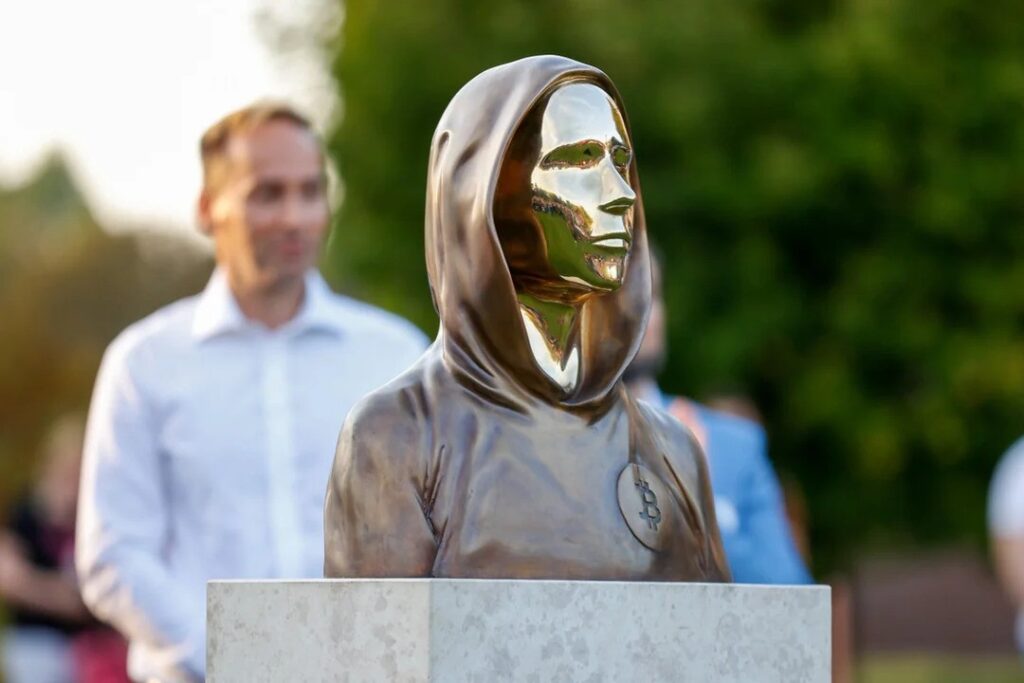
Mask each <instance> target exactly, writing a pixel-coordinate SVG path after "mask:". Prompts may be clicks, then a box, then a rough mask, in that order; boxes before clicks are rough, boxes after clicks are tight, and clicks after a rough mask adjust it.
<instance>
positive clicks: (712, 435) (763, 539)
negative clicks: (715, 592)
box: [625, 258, 811, 584]
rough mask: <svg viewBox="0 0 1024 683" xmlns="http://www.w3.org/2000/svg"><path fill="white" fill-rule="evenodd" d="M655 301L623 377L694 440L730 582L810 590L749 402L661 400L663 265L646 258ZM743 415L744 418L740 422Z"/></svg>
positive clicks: (762, 433)
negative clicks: (715, 404)
mask: <svg viewBox="0 0 1024 683" xmlns="http://www.w3.org/2000/svg"><path fill="white" fill-rule="evenodd" d="M652 266H653V267H652V269H651V270H652V279H653V296H654V300H653V302H652V306H651V316H650V320H649V321H648V323H647V333H646V334H645V336H644V339H643V341H642V342H641V344H640V349H639V351H638V352H637V354H636V357H635V358H634V359H633V362H632V364H631V365H630V367H629V369H628V370H627V371H626V375H625V379H626V382H627V384H628V386H629V388H630V390H631V391H632V392H633V394H634V395H635V396H637V397H638V398H641V399H643V400H646V401H647V402H648V403H650V404H651V405H654V406H657V407H660V408H662V409H664V410H666V411H667V412H668V413H669V414H670V415H672V416H674V417H675V418H676V419H678V420H679V421H680V422H682V423H683V424H684V425H686V426H687V427H688V428H689V429H690V431H691V432H692V433H693V435H694V437H695V438H696V439H697V441H698V442H699V443H700V444H701V446H702V447H703V449H704V452H705V453H706V454H707V457H708V466H709V468H710V470H711V487H712V489H713V491H714V494H715V512H716V515H717V517H718V528H719V530H720V531H721V533H722V544H723V545H724V546H725V553H726V556H727V557H728V559H729V566H730V567H731V569H732V575H733V580H734V581H736V582H737V583H774V584H803V583H810V581H811V577H810V574H809V573H808V572H807V569H806V567H805V566H804V562H803V560H802V559H801V557H800V555H799V554H798V552H797V549H796V546H795V544H794V543H793V538H792V536H791V533H790V529H789V524H788V523H787V520H786V512H785V507H784V505H783V500H782V493H781V488H780V486H779V482H778V479H777V477H776V476H775V471H774V470H773V469H772V466H771V463H770V462H769V460H768V452H767V440H766V437H765V433H764V429H763V428H762V427H761V426H760V425H759V424H758V423H757V422H755V421H754V420H753V419H750V418H757V417H759V415H760V414H759V413H758V412H757V409H756V407H755V406H753V404H752V403H751V402H750V401H749V400H748V399H743V400H737V399H736V398H732V399H731V402H730V401H720V404H723V403H724V405H725V406H726V407H730V408H733V411H732V412H725V411H722V410H714V409H712V408H709V407H707V406H702V405H700V404H698V403H696V402H694V401H691V400H689V399H686V398H682V397H674V396H666V395H664V394H663V393H662V392H661V390H660V388H659V387H658V384H657V377H658V374H659V373H660V372H661V370H662V368H663V366H664V364H665V357H666V353H667V341H666V335H665V302H664V297H663V294H662V278H663V277H664V275H665V273H664V265H663V264H662V263H660V259H658V258H653V259H652ZM744 413H745V414H746V415H744Z"/></svg>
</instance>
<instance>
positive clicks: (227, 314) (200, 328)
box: [192, 268, 344, 341]
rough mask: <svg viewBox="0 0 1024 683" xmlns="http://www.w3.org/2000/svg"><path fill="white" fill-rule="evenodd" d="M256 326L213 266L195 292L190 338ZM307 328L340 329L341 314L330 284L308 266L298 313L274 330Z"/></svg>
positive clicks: (210, 335) (289, 332)
mask: <svg viewBox="0 0 1024 683" xmlns="http://www.w3.org/2000/svg"><path fill="white" fill-rule="evenodd" d="M259 327H260V325H259V324H258V323H254V322H253V321H251V320H249V319H248V318H246V317H245V314H244V313H242V309H241V308H239V307H238V302H237V301H236V300H235V296H234V294H232V292H231V288H230V287H229V286H228V279H227V275H226V274H225V273H224V271H223V269H221V268H216V269H214V271H213V275H212V276H211V277H210V281H209V282H208V283H207V285H206V288H205V289H204V290H203V292H202V294H200V295H199V303H198V304H197V305H196V313H195V318H194V320H193V323H192V336H193V338H195V339H197V340H199V341H204V340H206V339H210V338H211V337H215V336H217V335H219V334H223V333H227V332H235V331H241V330H245V329H250V328H259ZM307 330H323V331H326V332H331V333H334V334H339V335H340V334H343V333H344V324H343V316H341V315H340V314H339V312H338V310H337V308H336V306H335V304H334V301H333V300H332V295H331V290H330V287H328V286H327V283H326V282H324V279H323V277H322V276H321V275H320V273H319V272H317V271H316V270H315V269H312V268H311V269H310V270H309V271H307V272H306V275H305V292H304V294H303V298H302V303H301V304H300V306H299V310H298V313H296V315H295V317H294V318H292V319H291V320H289V321H288V322H287V323H285V324H284V325H282V326H281V327H280V328H278V329H277V330H275V332H282V333H287V334H298V333H300V332H304V331H307Z"/></svg>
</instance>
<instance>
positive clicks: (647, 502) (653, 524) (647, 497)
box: [633, 479, 661, 531]
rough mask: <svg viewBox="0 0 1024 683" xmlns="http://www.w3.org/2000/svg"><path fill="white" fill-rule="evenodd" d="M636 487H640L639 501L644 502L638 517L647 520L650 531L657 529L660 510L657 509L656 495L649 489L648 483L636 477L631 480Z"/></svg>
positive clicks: (659, 520)
mask: <svg viewBox="0 0 1024 683" xmlns="http://www.w3.org/2000/svg"><path fill="white" fill-rule="evenodd" d="M633 483H634V484H635V485H636V487H637V488H638V489H640V501H641V502H642V503H643V504H644V509H643V511H642V512H641V513H640V519H642V520H644V521H645V522H647V526H648V527H650V529H651V530H652V531H657V530H658V523H659V522H661V510H659V509H658V497H657V496H656V495H654V491H652V490H651V487H650V485H649V484H648V483H647V482H646V481H644V480H643V479H637V480H636V481H635V482H633Z"/></svg>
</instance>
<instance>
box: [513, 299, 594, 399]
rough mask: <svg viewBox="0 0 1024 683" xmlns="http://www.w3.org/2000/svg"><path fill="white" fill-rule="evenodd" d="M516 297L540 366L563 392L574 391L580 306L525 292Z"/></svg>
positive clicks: (578, 357)
mask: <svg viewBox="0 0 1024 683" xmlns="http://www.w3.org/2000/svg"><path fill="white" fill-rule="evenodd" d="M516 297H517V299H518V300H519V314H520V315H521V316H522V318H523V325H524V326H525V327H526V338H527V340H528V341H529V343H530V351H531V352H532V353H533V357H534V359H535V360H536V361H537V365H538V366H540V369H541V370H543V372H544V374H545V375H547V377H548V378H549V379H550V380H551V381H552V382H554V383H555V384H556V385H558V386H559V387H560V388H561V389H562V391H563V392H565V393H568V392H570V391H572V390H573V389H575V388H576V386H577V384H579V379H580V348H579V347H580V331H579V313H580V305H579V304H569V303H565V302H562V301H552V300H550V299H546V298H541V297H538V296H535V295H532V294H527V293H524V292H520V293H518V294H517V295H516Z"/></svg>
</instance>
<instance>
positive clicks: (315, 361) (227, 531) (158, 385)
mask: <svg viewBox="0 0 1024 683" xmlns="http://www.w3.org/2000/svg"><path fill="white" fill-rule="evenodd" d="M201 156H202V164H203V178H204V180H203V190H202V193H201V195H200V198H199V204H198V218H199V224H200V226H201V227H202V229H203V231H204V232H206V233H207V234H209V235H211V236H212V238H213V242H214V247H215V256H216V262H217V267H216V270H215V271H214V273H213V276H212V278H211V279H210V282H209V284H208V285H207V287H206V289H205V290H204V291H203V292H202V294H200V295H199V296H196V297H192V298H188V299H184V300H182V301H179V302H177V303H175V304H172V305H170V306H168V307H167V308H164V309H162V310H160V311H157V312H156V313H154V314H152V315H151V316H149V317H148V318H145V319H144V320H142V321H140V322H138V323H136V324H134V325H132V326H131V327H129V328H128V329H127V330H125V331H124V332H123V333H122V334H121V335H120V336H119V337H118V338H117V339H116V340H115V341H114V342H113V343H112V344H111V346H110V348H109V349H108V350H107V353H106V355H105V357H104V360H103V364H102V366H101V368H100V372H99V376H98V378H97V382H96V390H95V393H94V395H93V403H92V407H91V412H90V416H89V423H88V429H87V438H86V449H85V463H84V469H83V476H82V499H81V506H80V515H79V527H78V534H79V535H78V541H79V544H78V552H77V565H78V571H79V575H80V579H81V584H82V591H83V596H84V598H85V601H86V603H87V604H88V605H89V607H90V608H91V609H92V610H93V611H94V612H95V613H96V614H97V615H98V616H99V617H100V618H102V619H104V620H107V621H109V622H111V623H112V624H115V625H116V626H117V627H118V628H119V629H120V630H121V631H122V632H123V633H124V634H125V635H126V636H127V637H128V639H129V641H130V646H131V647H130V654H129V671H130V672H131V674H132V676H133V677H135V678H137V679H139V680H160V681H186V680H193V681H194V680H202V679H203V678H204V675H205V673H204V670H205V641H206V634H205V622H206V593H205V584H206V581H207V580H209V579H216V578H229V577H230V578H284V577H288V578H313V577H320V576H322V571H323V502H324V494H325V491H326V485H327V480H328V475H329V474H330V471H331V461H332V457H333V453H334V446H335V442H336V439H337V436H338V430H339V428H340V426H341V424H342V422H343V420H344V418H345V415H346V413H347V412H348V410H349V408H350V407H351V406H352V405H353V404H354V403H355V402H356V401H357V400H359V399H360V398H361V397H362V396H363V395H364V394H366V393H367V392H369V391H371V390H373V389H375V388H377V387H378V386H380V385H382V384H384V383H385V382H387V381H388V380H390V379H391V378H392V377H394V376H395V375H397V374H398V373H399V372H400V371H402V370H404V369H405V368H406V367H408V366H409V364H410V363H412V362H413V361H414V360H415V359H416V357H418V356H419V354H420V353H421V351H422V350H423V348H424V346H425V338H424V337H423V335H422V334H421V333H420V332H419V331H418V330H416V329H415V328H414V327H412V326H411V325H410V324H409V323H407V322H405V321H403V320H401V319H399V318H397V317H395V316H392V315H389V314H387V313H384V312H382V311H379V310H377V309H375V308H372V307H370V306H367V305H365V304H361V303H357V302H355V301H352V300H350V299H346V298H344V297H340V296H337V295H335V294H333V293H332V292H331V291H330V290H329V288H328V287H327V285H326V284H325V283H324V281H323V280H322V279H321V277H320V275H319V274H318V273H317V271H316V270H315V268H314V264H315V263H316V262H317V258H318V255H319V253H320V249H321V246H322V244H323V241H324V236H325V233H326V232H327V227H328V221H329V215H328V213H329V212H328V203H327V198H326V195H325V189H326V188H325V174H324V154H323V149H322V147H321V144H320V142H319V140H318V138H317V136H316V135H315V134H314V132H313V131H312V129H311V127H310V125H309V123H308V122H307V120H306V119H305V118H304V117H302V116H301V115H300V114H298V113H297V112H295V111H294V110H292V109H290V108H288V107H286V106H276V105H255V106H252V107H248V108H246V109H243V110H241V111H238V112H235V113H234V114H231V115H230V116H228V117H226V118H225V119H223V120H222V121H220V122H219V123H217V124H216V125H214V126H213V127H212V128H210V129H209V130H208V131H207V132H206V134H205V135H204V136H203V138H202V142H201ZM381 249H382V251H385V250H386V245H381Z"/></svg>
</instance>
